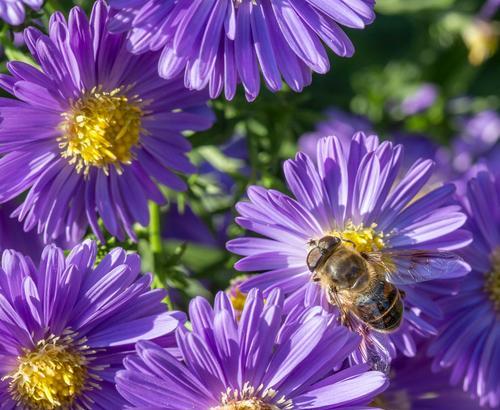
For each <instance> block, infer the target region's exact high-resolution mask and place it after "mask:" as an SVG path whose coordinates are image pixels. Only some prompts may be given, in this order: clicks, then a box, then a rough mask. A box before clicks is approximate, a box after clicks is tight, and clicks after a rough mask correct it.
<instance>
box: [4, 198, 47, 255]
mask: <svg viewBox="0 0 500 410" xmlns="http://www.w3.org/2000/svg"><path fill="white" fill-rule="evenodd" d="M15 207H16V205H15V204H13V203H8V204H4V205H0V252H2V251H4V250H5V249H14V250H16V251H18V252H21V253H23V254H24V255H27V256H29V257H30V258H31V259H32V260H34V261H36V262H38V260H39V258H40V254H41V252H42V249H43V244H42V240H41V239H40V237H39V236H38V235H35V234H34V233H33V232H23V229H22V225H21V224H20V223H19V222H18V221H16V220H14V219H12V218H11V217H10V214H11V213H12V212H13V211H14V209H15Z"/></svg>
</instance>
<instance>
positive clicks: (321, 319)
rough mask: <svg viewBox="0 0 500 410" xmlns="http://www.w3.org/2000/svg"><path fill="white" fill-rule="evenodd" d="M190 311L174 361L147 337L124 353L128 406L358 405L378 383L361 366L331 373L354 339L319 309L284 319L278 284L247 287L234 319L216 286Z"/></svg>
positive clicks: (122, 376) (225, 409) (278, 408)
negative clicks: (265, 290)
mask: <svg viewBox="0 0 500 410" xmlns="http://www.w3.org/2000/svg"><path fill="white" fill-rule="evenodd" d="M190 316H191V324H192V329H193V330H192V331H188V330H187V329H185V328H178V329H177V334H176V335H177V344H178V348H179V350H180V353H181V361H179V360H178V359H177V358H176V357H174V356H172V355H171V354H169V353H168V352H167V351H165V350H164V349H160V348H159V347H158V346H156V345H155V344H154V343H151V342H139V343H138V344H137V348H136V351H137V354H136V355H134V356H129V357H127V358H126V359H125V361H124V365H125V369H126V370H124V371H121V372H119V373H118V374H117V377H116V380H117V389H118V391H119V392H120V393H121V394H122V395H123V397H124V398H125V399H127V400H128V401H129V402H130V403H131V404H132V405H133V406H135V407H134V408H151V407H154V408H156V409H167V408H168V409H177V410H186V409H203V410H236V409H238V410H243V409H269V410H291V409H304V410H305V409H321V410H328V409H337V408H342V409H355V408H356V409H361V408H363V409H365V408H367V407H368V403H370V401H371V400H372V399H373V398H374V397H375V396H376V395H377V394H378V393H380V392H382V391H383V390H384V389H385V388H386V379H385V376H384V375H383V374H382V373H380V372H375V371H369V370H368V369H367V366H366V365H360V366H356V367H351V368H347V369H344V370H340V371H334V369H335V368H336V367H337V366H340V365H342V362H343V361H344V359H345V358H346V355H347V354H349V352H351V351H352V350H354V349H355V348H356V345H357V344H358V342H359V337H358V336H357V335H355V334H353V333H351V332H349V331H348V330H347V329H345V328H342V327H336V326H329V325H328V320H329V319H328V316H324V315H322V313H321V309H311V310H308V311H303V310H302V314H301V315H299V316H298V317H297V318H294V320H290V318H289V317H288V316H287V315H285V314H284V313H283V298H282V297H281V293H280V291H279V290H275V291H273V292H271V293H269V295H268V297H267V298H266V299H265V300H264V298H263V296H262V295H261V294H260V293H259V292H257V291H256V290H255V289H254V290H252V291H251V292H250V293H249V295H248V298H247V302H246V304H245V308H244V310H243V313H242V316H241V319H240V320H239V321H237V320H236V316H235V312H234V310H233V308H232V306H231V302H230V301H229V298H228V297H227V296H226V295H225V294H224V292H219V293H218V295H217V297H216V300H215V304H214V308H212V307H211V306H210V305H209V303H208V302H207V301H206V300H205V299H202V298H197V299H195V300H194V301H193V302H192V303H191V306H190Z"/></svg>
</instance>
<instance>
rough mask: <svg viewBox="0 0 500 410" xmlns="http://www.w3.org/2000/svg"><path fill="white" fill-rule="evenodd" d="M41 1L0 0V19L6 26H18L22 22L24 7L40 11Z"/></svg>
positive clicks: (24, 14) (24, 13)
mask: <svg viewBox="0 0 500 410" xmlns="http://www.w3.org/2000/svg"><path fill="white" fill-rule="evenodd" d="M42 4H43V0H0V18H1V19H2V20H4V21H5V22H6V23H7V24H10V25H12V26H18V25H19V24H22V23H23V22H24V18H25V17H26V12H25V10H24V7H25V5H27V6H29V7H31V8H32V9H33V10H40V8H41V7H42Z"/></svg>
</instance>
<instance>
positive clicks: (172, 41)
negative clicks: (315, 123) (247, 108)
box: [110, 0, 375, 101]
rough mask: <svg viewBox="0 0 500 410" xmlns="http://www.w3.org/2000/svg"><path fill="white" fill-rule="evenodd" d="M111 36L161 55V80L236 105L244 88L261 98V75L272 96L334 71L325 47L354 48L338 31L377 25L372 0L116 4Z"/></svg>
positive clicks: (346, 53) (115, 0)
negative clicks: (179, 80) (180, 79)
mask: <svg viewBox="0 0 500 410" xmlns="http://www.w3.org/2000/svg"><path fill="white" fill-rule="evenodd" d="M110 5H111V6H112V7H113V8H114V9H116V11H115V12H114V19H113V22H112V24H111V26H110V29H111V30H112V31H117V32H122V31H128V40H129V49H130V50H131V51H132V52H134V53H138V54H139V53H143V52H145V51H148V50H154V51H156V50H161V49H162V50H163V51H162V55H161V58H160V61H159V72H160V75H161V76H162V77H164V78H174V77H176V76H177V75H178V74H179V73H181V72H183V73H184V80H185V85H186V87H187V88H189V89H196V90H201V89H204V88H206V87H208V88H209V90H210V96H211V97H212V98H215V97H217V96H219V95H220V93H221V92H222V89H223V88H224V91H225V96H226V98H227V99H229V100H230V99H232V98H233V97H234V95H235V92H236V86H237V84H238V83H239V82H241V83H242V84H243V87H244V89H245V93H246V96H247V99H248V100H249V101H251V100H254V99H255V98H256V97H257V95H258V94H259V89H260V75H261V73H262V77H263V78H264V81H265V83H266V86H267V87H268V88H269V89H270V90H271V91H278V90H280V89H281V88H282V85H283V84H282V78H283V80H284V82H286V83H287V84H288V85H289V86H290V88H292V89H293V90H294V91H301V90H302V89H303V88H304V86H306V85H308V84H309V83H310V82H311V72H312V71H314V72H317V73H326V72H327V71H328V70H329V68H330V65H329V61H328V55H327V53H326V51H325V49H324V47H323V44H322V42H323V43H324V44H326V45H327V46H328V48H330V49H332V50H333V51H334V52H335V53H336V54H337V55H339V56H342V57H350V56H352V54H353V53H354V47H353V45H352V43H351V41H350V40H349V38H348V37H347V35H346V34H345V33H344V32H343V31H342V29H341V27H340V25H343V26H346V27H350V28H357V29H362V28H364V27H365V26H366V25H367V24H369V23H371V22H372V21H373V19H374V18H375V14H374V11H373V8H374V5H375V1H374V0H351V1H344V0H329V1H324V0H272V1H270V0H263V1H258V2H256V1H252V0H236V1H234V0H233V1H231V0H189V1H186V0H165V1H161V2H160V1H156V0H111V1H110Z"/></svg>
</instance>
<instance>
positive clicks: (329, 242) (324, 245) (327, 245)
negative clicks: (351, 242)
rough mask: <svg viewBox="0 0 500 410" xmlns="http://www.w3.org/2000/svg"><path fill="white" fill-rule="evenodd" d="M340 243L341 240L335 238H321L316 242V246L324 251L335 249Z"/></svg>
mask: <svg viewBox="0 0 500 410" xmlns="http://www.w3.org/2000/svg"><path fill="white" fill-rule="evenodd" d="M340 242H341V239H340V238H339V237H337V236H323V238H321V239H320V240H319V241H318V246H319V247H320V248H321V249H324V250H330V249H334V248H336V247H337V246H338V245H339V244H340Z"/></svg>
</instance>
